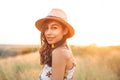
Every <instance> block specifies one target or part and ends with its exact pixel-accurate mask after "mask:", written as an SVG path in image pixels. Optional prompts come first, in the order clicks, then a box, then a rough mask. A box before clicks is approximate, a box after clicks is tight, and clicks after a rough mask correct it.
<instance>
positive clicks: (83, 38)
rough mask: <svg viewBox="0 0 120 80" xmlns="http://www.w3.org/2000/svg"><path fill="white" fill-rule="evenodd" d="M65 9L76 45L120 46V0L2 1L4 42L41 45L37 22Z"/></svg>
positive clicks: (0, 14)
mask: <svg viewBox="0 0 120 80" xmlns="http://www.w3.org/2000/svg"><path fill="white" fill-rule="evenodd" d="M52 8H60V9H63V10H64V11H65V12H66V14H67V16H68V22H69V23H70V24H71V25H72V26H73V27H74V29H75V35H74V37H72V38H70V39H68V43H70V44H75V45H90V44H96V45H101V46H102V45H104V46H105V45H120V36H119V34H120V29H119V27H120V0H0V44H40V32H39V31H38V30H37V29H36V28H35V21H36V20H38V19H40V18H43V17H45V16H47V14H48V13H49V12H50V10H51V9H52Z"/></svg>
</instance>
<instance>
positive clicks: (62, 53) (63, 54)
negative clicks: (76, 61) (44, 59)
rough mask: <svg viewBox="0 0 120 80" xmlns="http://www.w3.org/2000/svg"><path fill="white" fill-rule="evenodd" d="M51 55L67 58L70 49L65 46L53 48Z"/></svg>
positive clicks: (69, 54)
mask: <svg viewBox="0 0 120 80" xmlns="http://www.w3.org/2000/svg"><path fill="white" fill-rule="evenodd" d="M52 55H53V56H59V57H61V58H65V59H68V58H70V56H71V50H69V49H67V48H61V47H60V48H56V49H55V50H53V52H52Z"/></svg>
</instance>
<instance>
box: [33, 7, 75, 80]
mask: <svg viewBox="0 0 120 80" xmlns="http://www.w3.org/2000/svg"><path fill="white" fill-rule="evenodd" d="M35 26H36V28H37V29H38V30H39V31H40V32H41V48H40V51H39V53H40V62H41V64H42V65H43V70H42V71H41V73H40V76H39V80H74V78H73V76H74V70H75V63H74V57H73V55H72V52H71V50H70V48H69V47H68V45H67V41H66V40H67V39H68V38H70V37H72V36H73V35H74V29H73V27H72V26H71V25H70V24H69V23H68V22H67V16H66V14H65V12H64V11H62V10H61V9H57V8H54V9H52V10H51V11H50V13H49V14H48V16H47V17H45V18H42V19H39V20H37V21H36V23H35Z"/></svg>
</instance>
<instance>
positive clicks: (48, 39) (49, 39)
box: [46, 37, 54, 41]
mask: <svg viewBox="0 0 120 80" xmlns="http://www.w3.org/2000/svg"><path fill="white" fill-rule="evenodd" d="M46 39H47V41H53V39H54V37H46Z"/></svg>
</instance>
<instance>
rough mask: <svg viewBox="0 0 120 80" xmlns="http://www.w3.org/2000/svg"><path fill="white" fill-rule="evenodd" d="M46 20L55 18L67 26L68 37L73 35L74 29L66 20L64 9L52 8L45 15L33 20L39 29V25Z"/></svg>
mask: <svg viewBox="0 0 120 80" xmlns="http://www.w3.org/2000/svg"><path fill="white" fill-rule="evenodd" d="M46 20H55V21H59V22H61V23H62V24H64V25H65V27H67V28H68V31H69V32H68V34H67V35H68V38H70V37H72V36H73V35H74V29H73V27H72V26H71V25H70V24H69V23H68V22H67V15H66V14H65V12H64V11H62V10H61V9H58V8H54V9H52V10H51V11H50V13H49V14H48V16H47V17H45V18H42V19H39V20H37V21H36V22H35V26H36V28H37V29H38V30H39V31H41V26H42V25H43V24H44V22H45V21H46Z"/></svg>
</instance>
